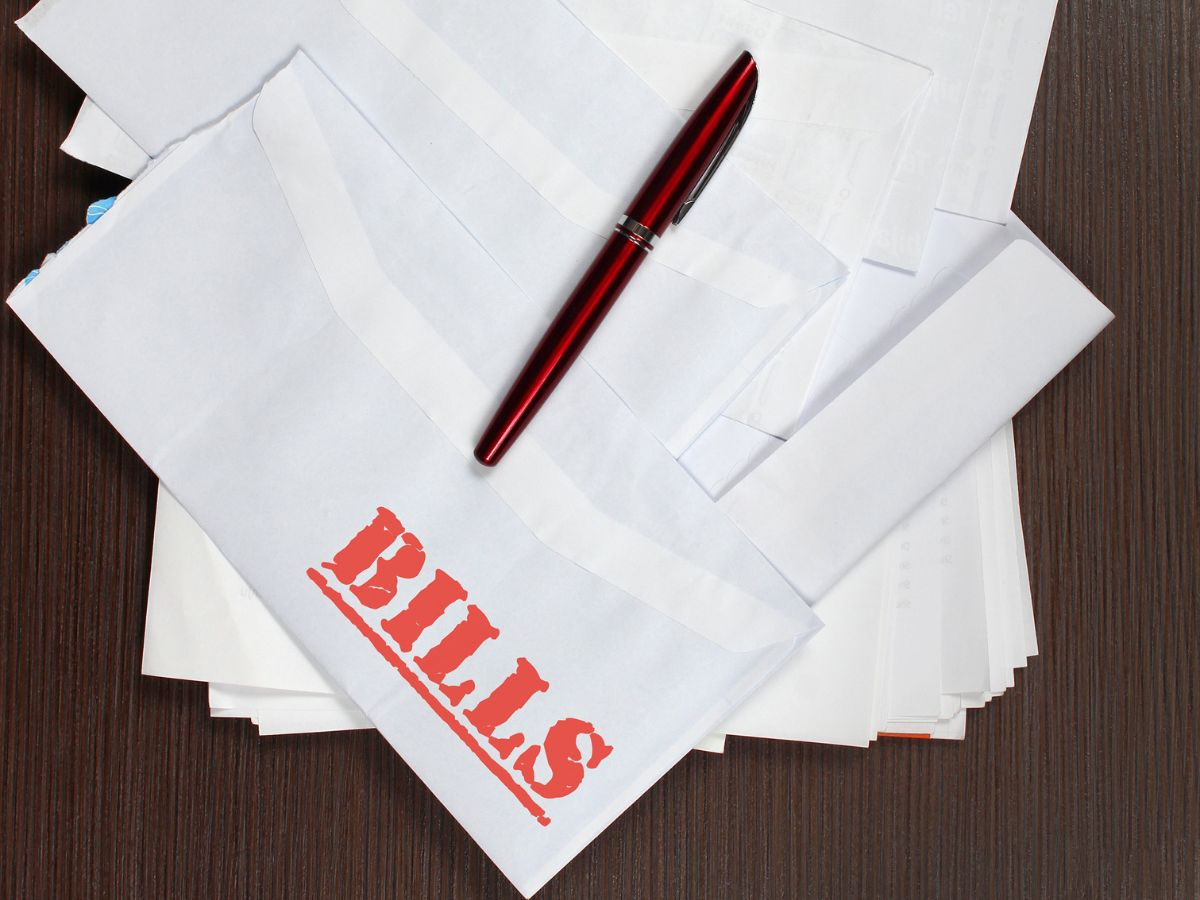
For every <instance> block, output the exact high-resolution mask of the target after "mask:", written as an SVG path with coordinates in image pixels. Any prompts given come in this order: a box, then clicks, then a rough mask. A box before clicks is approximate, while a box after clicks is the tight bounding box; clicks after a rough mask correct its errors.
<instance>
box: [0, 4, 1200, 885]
mask: <svg viewBox="0 0 1200 900" xmlns="http://www.w3.org/2000/svg"><path fill="white" fill-rule="evenodd" d="M29 5H30V4H29V0H0V8H2V9H3V11H4V19H5V21H10V20H12V19H14V18H16V17H17V15H18V14H20V13H22V12H24V11H25V9H26V8H27V7H28V6H29ZM1198 48H1200V13H1198V10H1197V5H1196V0H1062V4H1061V8H1060V10H1059V14H1058V21H1057V24H1056V27H1055V32H1054V37H1053V40H1052V42H1051V45H1050V52H1049V58H1048V60H1047V65H1046V72H1045V77H1044V79H1043V83H1042V88H1041V93H1040V96H1039V100H1038V105H1037V110H1036V112H1035V114H1034V119H1033V127H1032V133H1031V135H1030V141H1029V148H1028V152H1027V154H1026V159H1025V164H1024V167H1023V170H1022V177H1021V183H1020V186H1019V188H1018V191H1017V196H1016V202H1015V208H1016V210H1017V212H1018V213H1019V214H1020V215H1021V216H1022V217H1023V218H1024V219H1025V221H1026V222H1028V224H1029V225H1030V226H1031V227H1032V228H1033V229H1034V231H1036V232H1037V233H1038V234H1039V235H1040V236H1041V237H1042V238H1043V239H1044V240H1045V242H1046V243H1047V244H1048V245H1049V246H1050V248H1051V249H1053V250H1054V251H1055V252H1056V253H1057V254H1058V255H1059V256H1060V257H1061V258H1062V260H1063V261H1064V262H1065V263H1066V264H1067V265H1068V266H1069V267H1070V268H1071V269H1072V271H1074V272H1075V273H1076V274H1077V275H1078V276H1079V277H1080V278H1081V279H1082V280H1083V281H1084V283H1086V284H1087V285H1088V286H1089V287H1091V288H1092V289H1093V290H1094V291H1095V292H1096V293H1097V294H1098V295H1099V296H1100V298H1101V299H1102V300H1104V301H1105V302H1106V303H1107V304H1108V305H1109V306H1110V307H1111V308H1112V309H1113V310H1114V311H1115V312H1116V314H1117V321H1116V323H1115V325H1114V326H1113V327H1111V328H1110V329H1109V330H1108V331H1107V332H1106V333H1105V334H1104V335H1103V336H1102V337H1101V338H1100V339H1099V340H1098V341H1097V342H1096V343H1095V344H1094V345H1093V346H1092V347H1091V348H1090V349H1089V350H1087V351H1086V352H1085V353H1084V354H1083V355H1082V357H1080V358H1079V359H1077V360H1076V361H1075V362H1074V363H1072V365H1071V366H1070V367H1069V368H1068V370H1067V371H1066V372H1065V373H1064V374H1063V375H1061V376H1060V377H1059V378H1058V379H1057V380H1056V381H1055V382H1054V383H1053V384H1052V385H1051V386H1050V387H1049V388H1048V389H1047V390H1046V391H1044V392H1043V393H1042V394H1041V395H1040V396H1039V397H1038V398H1037V399H1036V400H1034V401H1033V403H1031V404H1030V406H1029V407H1028V408H1027V409H1025V410H1024V411H1023V412H1022V413H1021V414H1020V416H1019V418H1018V419H1017V448H1018V455H1019V463H1020V473H1021V491H1022V497H1023V503H1024V507H1023V517H1024V525H1025V530H1026V535H1027V540H1028V545H1029V556H1030V567H1031V576H1032V583H1033V593H1034V599H1035V605H1036V611H1037V621H1038V636H1039V639H1040V641H1041V648H1042V652H1041V655H1040V656H1039V657H1038V658H1036V659H1035V660H1034V661H1033V662H1032V664H1031V665H1030V667H1029V668H1028V669H1027V670H1026V671H1023V672H1020V673H1018V675H1017V683H1016V687H1015V688H1014V689H1013V690H1010V691H1009V692H1008V693H1007V694H1006V695H1005V696H1004V697H1003V698H1002V699H1001V700H999V701H998V702H996V703H993V704H991V705H990V706H989V707H987V708H986V709H984V710H983V711H981V712H975V713H972V714H971V718H970V722H969V726H968V731H967V739H966V741H965V742H963V743H961V744H959V743H922V742H915V741H911V742H910V741H892V742H884V743H883V744H881V745H877V746H876V747H874V748H872V749H871V750H870V751H866V752H863V751H859V750H850V749H837V748H829V747H820V746H815V745H794V744H787V743H781V742H770V741H753V740H732V741H731V742H730V744H729V746H728V750H727V752H726V753H725V755H724V756H720V757H717V756H708V755H704V754H692V755H691V756H689V757H688V758H687V759H685V760H684V761H683V762H682V763H681V764H680V765H678V766H677V767H676V768H675V769H674V770H673V771H672V772H670V773H669V774H668V775H667V776H666V777H665V778H663V780H662V781H661V782H660V783H659V784H658V785H657V786H656V787H654V789H652V790H651V791H650V792H649V793H648V794H647V795H646V796H645V797H643V798H642V799H641V800H640V801H639V802H638V803H637V804H635V805H634V807H633V808H632V809H630V810H629V811H628V812H627V813H625V814H624V815H623V816H622V817H621V818H620V819H619V820H618V821H617V822H616V823H615V824H614V825H613V826H612V827H611V828H609V829H608V831H606V832H605V833H604V834H603V835H602V836H601V837H600V838H599V839H598V840H597V841H596V842H595V843H594V844H592V846H590V847H589V848H588V849H587V850H585V851H584V852H583V853H582V854H581V855H580V856H579V857H578V858H577V859H576V860H575V861H574V862H573V863H571V864H570V865H569V866H568V867H567V868H566V870H565V871H564V872H563V873H562V874H560V875H559V876H558V877H557V878H555V879H554V880H553V881H552V882H551V883H550V885H549V887H547V888H546V889H545V891H544V892H543V896H545V897H547V898H559V897H647V898H668V897H670V898H673V897H722V898H726V897H728V898H750V897H803V896H813V897H839V898H840V897H881V898H882V897H887V898H900V897H932V898H976V897H1051V898H1057V897H1089V898H1090V897H1130V898H1175V897H1179V898H1196V897H1198V896H1200V662H1198V660H1197V657H1198V656H1200V580H1198V567H1197V555H1198V554H1200V528H1198V523H1197V518H1198V510H1200V496H1198V491H1197V484H1198V482H1200V452H1198V444H1200V414H1198V402H1200V401H1198V400H1197V385H1198V383H1200V367H1198V364H1197V358H1198V357H1197V338H1198V327H1197V326H1198V323H1197V319H1198V315H1200V313H1198V310H1200V304H1198V288H1200V271H1198V269H1197V243H1198V240H1200V238H1198V234H1197V218H1198V216H1197V210H1198V208H1200V149H1198V146H1200V125H1198V124H1197V123H1198V116H1200V51H1198ZM114 64H119V61H115V63H114ZM0 79H2V81H0V128H2V139H0V145H2V146H0V152H2V153H3V156H2V158H0V181H2V184H3V202H2V209H0V215H2V216H3V220H2V221H3V249H2V253H3V256H2V265H0V285H3V286H5V287H6V288H7V286H11V285H13V284H15V283H16V281H17V280H18V279H19V278H20V277H21V276H23V275H24V274H25V273H26V272H27V271H28V270H29V269H30V268H32V267H33V266H35V265H36V264H37V263H38V262H39V261H40V260H41V258H42V255H43V254H44V252H46V251H47V250H50V249H52V248H54V247H56V246H57V245H58V244H60V243H61V242H62V241H64V240H65V239H66V238H68V237H70V236H71V235H72V234H73V233H74V232H75V231H76V230H78V228H79V227H80V226H81V225H82V224H83V223H82V215H83V210H84V208H85V207H86V205H87V203H88V202H89V201H91V200H94V199H97V198H99V197H105V196H108V195H110V194H112V193H115V192H116V191H117V190H118V189H119V187H120V186H121V182H120V181H119V180H118V179H115V178H113V177H111V176H106V175H104V174H102V173H99V172H97V171H96V170H93V169H90V168H88V167H86V166H84V165H81V164H79V163H76V162H74V161H73V160H71V159H70V158H68V157H67V156H65V155H64V154H62V153H60V152H59V151H58V150H57V146H58V144H59V142H60V141H61V140H62V138H63V137H64V136H65V135H66V132H67V129H68V127H69V125H70V122H71V120H72V118H73V116H74V113H75V111H76V110H77V108H78V105H79V101H80V99H81V97H80V93H79V91H78V90H77V89H76V88H75V87H74V86H73V85H72V84H71V83H70V82H69V81H68V80H67V79H66V78H65V77H64V76H63V75H62V74H61V73H60V72H58V71H57V70H56V69H55V67H54V66H53V65H52V64H51V63H49V62H48V61H46V60H45V59H44V58H42V57H41V56H40V54H39V53H38V51H37V50H36V49H35V48H34V47H33V46H32V45H31V44H30V43H29V42H27V41H26V40H25V39H24V38H23V37H22V36H21V35H20V34H19V33H18V31H17V30H16V29H15V28H14V27H12V26H9V25H5V26H3V40H2V43H0ZM0 403H2V410H0V432H2V436H0V443H2V451H0V452H2V457H0V479H2V483H0V583H2V584H3V598H2V602H0V896H3V897H5V898H9V897H12V898H25V897H35V898H40V897H55V898H58V897H65V898H71V897H92V896H96V897H117V898H153V897H197V898H224V897H249V896H253V897H293V898H296V897H318V896H321V897H359V896H364V897H365V896H369V897H393V898H394V897H401V898H419V897H432V898H441V897H455V898H457V897H510V896H515V894H514V892H513V891H512V890H511V888H510V887H509V886H508V885H507V883H506V882H505V880H504V879H503V878H502V877H501V876H500V875H499V874H498V872H497V871H496V869H495V868H494V867H493V866H492V865H491V863H489V862H488V861H487V859H486V858H485V857H484V856H483V854H482V853H481V852H480V851H479V849H478V848H477V847H476V846H475V845H474V844H473V843H472V842H471V841H470V840H469V839H468V838H467V836H466V835H465V833H464V832H463V831H462V829H461V828H460V827H459V826H458V825H457V823H456V822H455V821H454V820H453V819H452V818H451V817H450V816H449V815H447V814H446V812H445V811H444V810H443V809H442V808H441V807H440V805H439V804H438V803H437V802H436V801H435V800H433V798H432V797H431V796H430V794H429V792H428V791H427V790H426V789H425V788H424V787H423V786H422V785H421V783H420V782H419V781H418V780H417V779H416V778H415V777H414V776H413V774H412V773H411V772H410V771H409V769H408V768H407V767H406V766H405V765H404V764H403V763H402V762H401V761H400V760H399V758H398V757H397V756H396V755H395V754H394V753H393V752H392V751H391V750H390V749H389V748H388V746H387V744H386V743H385V742H384V741H383V740H382V739H381V738H380V737H379V736H378V735H376V734H374V733H354V734H334V735H326V736H308V737H295V738H269V739H259V738H257V737H256V736H255V734H254V732H253V729H252V728H251V726H250V725H249V724H248V723H245V722H241V721H223V720H213V719H210V718H209V717H208V710H207V706H206V697H205V691H204V689H203V687H202V686H199V685H194V684H186V683H178V682H167V681H161V680H156V679H152V678H144V677H142V676H140V675H139V674H138V668H139V662H140V654H141V644H142V629H143V624H142V622H143V615H144V611H145V596H146V583H147V575H148V572H149V565H150V538H151V533H152V529H153V499H154V487H155V481H154V478H153V476H152V475H151V474H150V472H149V471H148V470H147V469H146V467H145V466H144V465H143V464H142V463H141V461H140V460H139V459H138V458H137V457H136V456H135V454H134V453H133V452H132V451H131V450H130V449H129V448H128V447H127V446H126V445H125V443H124V442H123V441H122V440H121V438H120V437H119V436H118V435H117V434H116V432H114V431H113V429H112V428H111V427H110V426H109V425H108V423H107V422H106V421H104V419H103V418H102V417H101V416H100V415H99V414H98V413H97V412H96V410H95V409H94V408H93V407H92V405H91V404H90V403H89V402H88V401H87V399H86V398H85V397H84V396H83V395H82V394H81V393H80V392H79V390H78V389H77V388H76V387H75V386H74V385H73V384H72V383H71V381H70V380H69V379H68V378H67V377H66V376H65V375H64V374H63V372H62V371H61V370H60V369H59V367H58V366H57V365H56V364H55V363H54V362H53V360H51V359H50V358H49V357H48V356H47V354H46V353H45V352H44V351H43V350H42V348H41V347H40V346H39V345H38V344H37V342H36V341H35V340H33V339H32V338H31V337H30V335H29V334H28V333H27V332H26V331H25V329H24V328H23V327H22V325H21V324H20V322H19V321H18V320H17V319H16V318H15V316H13V315H12V314H11V312H9V311H8V310H7V308H5V309H4V311H3V313H2V314H0Z"/></svg>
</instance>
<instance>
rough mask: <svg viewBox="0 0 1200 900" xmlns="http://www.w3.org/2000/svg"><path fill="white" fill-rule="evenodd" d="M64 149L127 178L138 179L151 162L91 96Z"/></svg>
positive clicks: (68, 136) (80, 109)
mask: <svg viewBox="0 0 1200 900" xmlns="http://www.w3.org/2000/svg"><path fill="white" fill-rule="evenodd" d="M60 149H61V150H62V151H63V152H64V153H66V154H67V155H69V156H73V157H75V158H76V159H78V160H80V161H81V162H85V163H90V164H91V165H93V166H99V167H100V168H102V169H107V170H108V171H110V172H115V173H116V174H117V175H123V176H125V177H126V178H136V177H137V175H138V173H140V172H141V171H142V169H144V168H146V165H147V164H148V163H149V162H150V157H149V156H147V155H146V151H145V150H143V149H142V148H141V147H139V146H138V145H137V143H136V142H135V141H134V140H133V138H131V137H130V136H129V135H127V134H126V133H125V132H124V131H123V130H122V129H121V126H119V125H118V124H117V123H116V122H114V121H113V120H112V119H110V118H109V117H108V116H107V115H105V113H104V110H102V109H101V108H100V107H98V106H97V105H96V104H95V103H93V102H92V101H91V100H90V99H89V98H87V97H84V98H83V105H81V106H80V107H79V114H78V115H77V116H75V122H74V124H73V125H72V126H71V131H70V132H69V133H68V134H67V137H66V139H65V140H64V141H63V142H62V144H61V145H60Z"/></svg>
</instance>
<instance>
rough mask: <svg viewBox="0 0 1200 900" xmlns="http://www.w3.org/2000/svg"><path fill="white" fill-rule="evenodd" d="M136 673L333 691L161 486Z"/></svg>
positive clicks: (191, 679) (209, 541) (291, 688)
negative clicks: (139, 667)
mask: <svg viewBox="0 0 1200 900" xmlns="http://www.w3.org/2000/svg"><path fill="white" fill-rule="evenodd" d="M142 672H143V674H145V675H156V676H159V677H162V678H181V679H185V680H189V681H217V682H226V683H229V684H239V685H246V686H254V687H259V688H276V689H282V690H293V691H313V692H318V693H320V692H331V691H334V690H335V688H334V687H333V685H332V684H331V683H330V681H329V679H328V678H327V677H326V676H325V675H324V674H323V673H322V672H321V671H320V670H319V669H318V668H317V666H316V665H315V664H314V663H313V662H312V661H311V660H310V659H309V658H308V656H307V655H306V654H305V653H304V651H303V650H301V649H300V648H299V647H298V646H297V644H296V642H295V641H294V640H293V639H292V638H291V637H290V636H289V635H288V634H287V632H286V631H284V629H283V627H282V626H281V625H280V624H279V623H278V621H277V620H276V619H275V617H274V616H273V615H271V613H270V612H269V611H268V610H267V608H266V607H265V606H263V604H262V601H260V600H259V599H258V598H257V597H256V596H255V595H254V592H253V591H251V590H250V586H249V585H247V584H246V582H245V581H244V580H243V579H242V577H241V576H240V575H238V574H237V572H235V571H234V570H233V567H232V566H230V565H229V563H228V562H226V560H225V557H224V556H222V555H221V553H220V551H219V550H217V548H216V546H214V545H213V543H212V541H211V540H209V539H208V537H207V536H206V535H205V534H204V532H203V531H201V530H200V528H199V527H198V526H197V525H196V523H195V521H194V520H193V519H192V518H191V516H189V515H188V514H187V512H186V511H185V510H184V509H183V507H181V506H180V505H179V503H178V502H177V501H176V500H175V498H174V497H172V496H171V495H170V494H169V493H168V492H167V491H166V490H165V489H161V488H160V490H159V493H158V510H157V513H156V515H155V522H154V552H153V562H152V566H151V570H150V590H149V596H148V598H147V601H146V637H145V642H144V647H143V653H142Z"/></svg>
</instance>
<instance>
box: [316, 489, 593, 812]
mask: <svg viewBox="0 0 1200 900" xmlns="http://www.w3.org/2000/svg"><path fill="white" fill-rule="evenodd" d="M424 569H425V548H424V547H423V546H422V545H421V542H420V541H419V540H418V539H417V537H416V535H414V534H413V533H412V532H410V531H406V530H405V529H404V526H403V525H401V524H400V520H399V519H397V518H396V516H395V514H394V513H392V511H391V510H388V509H384V508H383V507H380V508H379V509H378V510H376V515H375V518H374V519H372V520H371V522H370V523H369V524H368V525H367V526H366V527H365V528H364V529H363V530H362V531H360V532H358V534H356V535H354V537H353V538H351V539H350V542H349V543H348V544H346V546H345V547H343V548H342V549H341V550H339V551H338V552H337V553H335V554H334V556H333V560H332V561H331V562H326V563H322V564H321V566H320V568H319V569H309V570H308V577H309V578H310V579H312V581H313V583H314V584H316V585H317V587H319V588H320V589H321V591H322V593H324V594H325V596H326V597H328V598H329V599H330V600H331V601H332V602H333V604H334V606H336V607H337V608H338V609H339V610H340V611H341V613H342V615H344V616H345V617H346V618H347V619H349V620H350V621H351V622H352V623H354V626H355V627H356V628H357V629H358V630H359V631H360V632H361V633H362V635H363V636H364V637H365V638H366V639H367V640H368V641H370V642H371V645H372V646H373V647H374V648H375V650H376V652H378V653H379V654H380V655H381V656H382V657H383V658H384V659H386V660H387V661H388V662H389V663H390V664H391V665H392V666H393V667H394V668H395V669H396V671H397V672H399V673H400V676H401V677H402V678H403V679H404V680H405V681H406V682H408V684H409V685H410V686H411V687H412V689H413V690H414V691H416V692H417V694H418V696H420V697H421V699H423V700H424V701H425V702H426V703H428V704H429V706H430V707H431V708H432V709H433V711H434V712H435V713H437V715H438V716H439V717H440V718H441V720H442V721H443V722H445V723H446V726H447V727H448V728H450V730H451V731H452V732H453V733H454V734H455V735H456V736H457V737H458V738H459V740H461V741H462V742H463V743H464V744H466V746H467V747H468V748H470V750H471V751H472V752H473V753H474V754H475V756H477V757H478V758H479V760H480V762H482V763H483V764H484V765H485V766H486V767H487V769H488V771H490V772H491V773H492V774H493V775H494V776H495V777H496V778H497V779H499V781H500V783H501V784H503V785H504V786H505V787H506V788H507V789H508V790H509V791H510V792H511V793H512V794H513V796H514V797H516V798H517V800H519V801H520V803H521V805H522V806H524V807H525V809H527V810H528V811H529V813H530V814H531V815H532V816H534V818H536V819H537V821H538V823H539V824H541V825H549V824H550V817H549V816H548V815H547V814H546V810H545V808H544V807H543V806H542V804H541V802H540V801H539V799H537V798H542V799H544V800H554V799H557V798H561V797H566V796H567V795H569V794H571V793H573V792H574V791H575V790H576V789H577V788H578V787H579V785H580V784H581V783H582V782H583V778H584V775H585V774H586V772H587V770H588V769H594V768H596V766H598V765H600V763H601V762H603V761H604V759H605V758H606V757H607V756H608V755H609V754H610V753H612V749H613V748H612V747H610V746H609V745H608V744H606V743H605V741H604V739H603V738H602V737H601V736H600V735H599V734H598V733H597V732H596V729H595V727H594V726H593V725H592V724H591V723H590V722H585V721H583V720H582V719H575V718H564V719H559V720H558V721H557V722H555V723H554V724H553V725H551V726H550V728H549V729H548V730H547V731H546V735H545V737H544V738H543V739H542V742H541V743H540V744H532V745H530V746H528V747H525V749H524V750H521V752H520V753H518V754H517V755H516V757H515V758H513V759H512V761H511V762H509V758H510V757H512V756H513V753H514V752H515V751H517V750H518V749H519V748H521V747H524V745H525V735H524V734H522V733H521V732H519V731H516V732H513V733H511V734H500V733H499V732H501V731H502V730H504V725H505V724H506V723H507V722H508V721H509V719H511V718H512V717H513V716H514V715H515V714H516V713H517V711H518V710H520V709H522V708H523V707H524V706H525V705H526V704H527V703H529V701H530V700H532V699H533V698H534V697H535V696H536V695H538V694H544V693H546V692H547V691H549V690H550V684H549V682H547V681H546V680H545V679H544V678H542V677H541V675H539V674H538V671H537V669H536V668H535V667H534V665H533V664H532V663H531V662H530V661H529V660H527V659H525V658H524V657H517V660H516V663H515V665H514V668H513V671H512V673H511V674H510V675H509V676H508V677H507V678H505V679H504V680H503V681H501V682H500V684H498V685H496V686H495V687H493V688H492V690H491V692H490V693H489V694H487V695H486V696H485V697H482V699H479V700H477V701H475V702H473V703H472V704H471V705H470V708H469V709H460V707H461V706H462V704H463V702H464V701H465V700H467V698H471V699H472V700H475V697H476V696H477V694H476V685H475V682H474V681H472V680H470V679H465V680H463V681H460V682H458V683H457V684H453V683H451V681H452V679H451V676H452V675H453V674H454V672H455V671H456V670H457V669H458V668H459V667H460V666H462V664H463V663H465V662H466V661H467V660H468V659H469V658H470V657H471V656H472V655H473V654H474V653H475V652H476V651H477V650H478V649H479V648H480V647H482V646H483V645H484V643H485V642H487V641H492V640H496V639H497V638H499V637H500V629H499V628H497V627H496V626H495V625H493V624H492V623H491V621H490V620H489V619H488V617H487V615H486V614H485V613H484V612H483V610H482V609H480V608H479V607H478V606H476V605H475V604H474V603H467V602H466V601H467V590H466V588H464V587H463V586H462V585H461V584H459V583H458V582H457V581H455V580H454V579H453V578H452V577H451V576H450V575H448V574H446V573H445V572H443V571H442V570H441V569H435V570H434V572H433V575H432V576H428V575H426V576H425V577H424V578H423V579H422V580H421V581H420V582H415V583H418V584H421V585H422V586H421V587H420V588H418V589H417V590H416V591H414V592H412V593H411V594H408V593H407V592H406V596H407V602H405V603H403V604H401V603H399V602H397V601H396V597H397V595H398V594H399V593H400V584H401V582H414V579H417V578H418V577H419V576H421V575H422V572H423V571H424ZM322 570H324V571H322ZM326 573H328V575H327V574H326ZM330 576H332V577H330ZM360 608H365V609H368V610H386V612H387V613H392V611H393V608H394V609H395V612H394V614H391V615H389V616H388V617H387V618H384V619H383V620H382V621H380V622H379V625H378V626H373V625H371V624H370V623H369V622H368V621H367V619H366V618H365V617H364V616H363V615H362V614H361V613H360V611H359V610H360ZM452 611H453V612H452ZM451 615H456V616H458V617H459V620H458V622H457V624H455V625H454V626H453V627H452V628H451V629H450V630H449V632H448V633H446V634H445V636H444V637H443V638H442V639H441V640H440V641H438V642H437V643H436V644H434V645H433V646H432V647H430V648H429V649H428V650H426V651H425V652H424V653H422V654H421V655H420V656H416V655H414V654H413V647H414V645H415V644H416V642H417V639H418V638H420V636H421V635H422V634H423V633H424V632H425V630H426V629H427V628H429V627H430V626H431V625H433V624H434V623H435V622H438V621H439V620H441V619H442V618H443V617H446V616H451ZM581 738H586V739H587V740H586V741H585V742H584V743H585V746H586V747H587V750H586V751H581V750H580V747H579V744H580V739H581ZM585 755H586V759H585V758H584V757H585ZM539 758H544V761H543V767H544V768H545V769H547V770H548V771H549V773H550V774H549V776H548V777H546V778H545V779H544V780H541V781H539V780H538V777H537V774H536V773H535V771H534V769H535V766H537V764H538V760H539Z"/></svg>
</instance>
